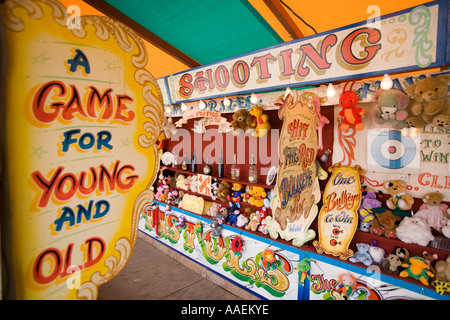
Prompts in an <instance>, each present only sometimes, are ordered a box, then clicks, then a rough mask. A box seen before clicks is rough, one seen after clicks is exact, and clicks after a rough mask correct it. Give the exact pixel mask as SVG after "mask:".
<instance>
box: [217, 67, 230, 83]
mask: <svg viewBox="0 0 450 320" xmlns="http://www.w3.org/2000/svg"><path fill="white" fill-rule="evenodd" d="M214 79H215V80H216V84H217V86H218V87H219V88H226V87H227V86H228V84H229V83H230V74H229V73H228V70H227V68H225V67H224V66H218V67H217V69H216V71H215V72H214ZM222 79H223V80H222Z"/></svg>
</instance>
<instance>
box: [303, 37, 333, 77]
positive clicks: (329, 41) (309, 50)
mask: <svg viewBox="0 0 450 320" xmlns="http://www.w3.org/2000/svg"><path fill="white" fill-rule="evenodd" d="M336 42H337V37H336V35H335V34H330V35H328V36H326V37H325V39H323V41H322V43H321V45H320V54H319V53H318V52H317V51H316V49H315V48H314V47H313V46H312V45H311V44H310V43H307V44H304V45H301V46H300V51H301V52H302V58H301V61H300V63H299V65H298V74H299V75H300V76H302V77H306V76H307V75H308V74H309V71H310V69H309V67H307V66H304V64H305V61H306V57H308V58H309V59H310V61H311V62H312V63H313V64H314V65H315V67H317V68H318V69H319V70H324V69H328V68H330V66H331V64H330V63H329V62H328V61H327V50H328V48H329V47H332V46H334V45H335V44H336Z"/></svg>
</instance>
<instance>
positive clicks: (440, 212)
mask: <svg viewBox="0 0 450 320" xmlns="http://www.w3.org/2000/svg"><path fill="white" fill-rule="evenodd" d="M384 188H385V189H386V190H387V192H388V198H387V200H386V202H385V206H384V207H383V202H382V201H381V200H382V199H383V194H382V192H375V191H371V190H364V191H363V196H362V201H361V205H360V207H359V210H358V218H359V226H358V228H359V230H361V231H364V232H370V233H371V234H374V235H378V236H384V237H386V238H389V239H399V240H401V241H403V242H405V243H409V244H418V245H421V246H427V245H428V244H429V242H430V241H432V240H434V238H435V235H436V236H438V235H440V237H442V238H444V239H447V241H445V242H446V243H448V242H449V240H448V239H449V238H450V209H449V207H448V205H447V204H445V203H443V202H442V200H443V195H442V193H439V192H432V193H428V194H426V195H424V196H423V198H422V201H423V203H422V205H421V206H420V208H419V210H417V211H416V212H415V213H414V212H412V211H411V208H412V206H413V203H414V199H413V198H412V197H411V196H410V195H408V194H407V192H406V191H407V189H406V183H405V182H404V181H403V180H392V181H386V182H385V183H384ZM433 233H434V234H435V235H433ZM445 242H444V243H445ZM444 245H445V244H444ZM356 248H357V251H356V253H355V255H354V256H353V257H351V258H350V259H349V260H350V261H351V262H354V263H358V262H360V263H363V264H364V265H366V266H370V265H380V267H381V268H382V269H383V270H384V271H385V272H387V273H393V274H398V275H400V276H401V277H411V278H414V279H417V280H419V281H420V282H421V283H423V284H424V285H429V284H430V283H432V284H433V285H434V286H435V287H436V290H437V291H438V292H439V293H441V294H442V293H443V292H445V291H449V290H450V256H449V257H448V258H447V259H446V261H442V260H441V261H437V262H436V261H435V260H436V259H437V258H438V256H437V255H432V254H429V253H428V252H427V251H425V250H424V251H423V256H422V257H419V256H414V257H410V254H409V251H408V249H406V248H404V247H397V248H395V250H394V251H393V252H391V253H387V252H386V251H385V250H384V249H383V248H381V247H380V246H379V245H378V242H377V241H376V240H375V239H372V241H371V242H370V243H357V244H356ZM446 250H448V248H447V249H446Z"/></svg>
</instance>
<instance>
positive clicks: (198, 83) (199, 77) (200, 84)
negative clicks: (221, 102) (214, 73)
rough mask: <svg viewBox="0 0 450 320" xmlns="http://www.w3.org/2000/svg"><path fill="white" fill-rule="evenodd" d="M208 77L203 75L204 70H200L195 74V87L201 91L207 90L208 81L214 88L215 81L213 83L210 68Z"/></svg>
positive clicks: (210, 86)
mask: <svg viewBox="0 0 450 320" xmlns="http://www.w3.org/2000/svg"><path fill="white" fill-rule="evenodd" d="M208 71H209V72H208V78H206V77H204V76H203V71H199V72H197V73H196V74H195V76H196V79H195V81H194V87H195V88H197V89H198V90H199V91H205V90H206V85H205V83H207V84H208V85H209V88H210V89H214V83H212V81H211V78H210V75H211V70H208Z"/></svg>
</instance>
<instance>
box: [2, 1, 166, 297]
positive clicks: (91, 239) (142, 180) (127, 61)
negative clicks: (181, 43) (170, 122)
mask: <svg viewBox="0 0 450 320" xmlns="http://www.w3.org/2000/svg"><path fill="white" fill-rule="evenodd" d="M2 10H3V12H2V14H3V15H2V17H3V29H4V37H5V39H6V45H7V55H8V68H7V74H6V82H5V83H7V86H6V89H5V92H6V95H5V100H4V102H5V103H6V108H5V110H6V112H5V115H6V119H5V120H6V121H5V122H6V125H5V126H6V145H7V148H6V156H7V158H6V160H7V162H6V164H7V170H8V172H7V180H6V183H7V188H8V194H9V212H8V215H9V220H10V224H11V225H10V228H8V229H6V226H5V225H3V226H2V227H3V230H2V232H8V234H9V235H10V239H11V256H10V257H9V258H10V259H11V261H10V266H11V269H9V270H8V272H9V277H10V278H9V280H8V281H9V282H10V283H11V284H13V285H14V292H15V296H14V297H12V298H16V299H95V298H96V297H97V287H98V286H99V285H101V284H102V283H104V282H106V281H108V280H109V279H111V278H112V277H114V276H115V275H116V274H117V273H118V272H119V271H120V270H121V269H122V268H123V267H124V265H125V264H126V262H127V261H128V258H129V256H130V254H131V251H132V248H133V246H134V243H135V241H136V236H137V232H138V221H139V212H140V210H141V209H142V207H143V206H144V205H145V204H146V203H148V202H151V201H152V200H153V193H152V192H151V191H150V190H149V189H148V188H149V187H150V186H151V185H152V183H153V182H154V180H155V177H156V172H157V169H158V165H159V159H157V152H156V149H155V144H154V142H155V140H156V138H157V137H158V134H159V132H160V128H161V123H162V119H163V104H162V95H161V93H160V89H159V87H158V85H157V83H156V81H155V80H154V78H153V77H152V76H151V75H150V74H149V73H148V72H147V71H146V70H145V69H144V67H145V65H146V62H147V53H146V50H145V46H144V44H143V42H142V41H141V39H140V38H139V37H138V36H137V35H136V34H134V33H133V32H132V31H131V30H130V29H128V28H127V27H125V26H124V25H122V24H120V23H117V22H115V21H113V20H111V19H109V18H106V17H101V16H81V17H77V19H78V20H77V21H74V20H73V19H72V18H71V17H70V16H69V15H68V13H67V12H66V8H65V7H64V6H63V5H62V4H61V3H59V2H58V1H56V0H52V1H45V2H44V1H42V2H41V1H26V0H21V1H20V2H19V1H8V0H7V1H6V2H5V3H4V4H3V6H2ZM75 22H77V23H75ZM2 214H5V213H4V212H3V213H2Z"/></svg>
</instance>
